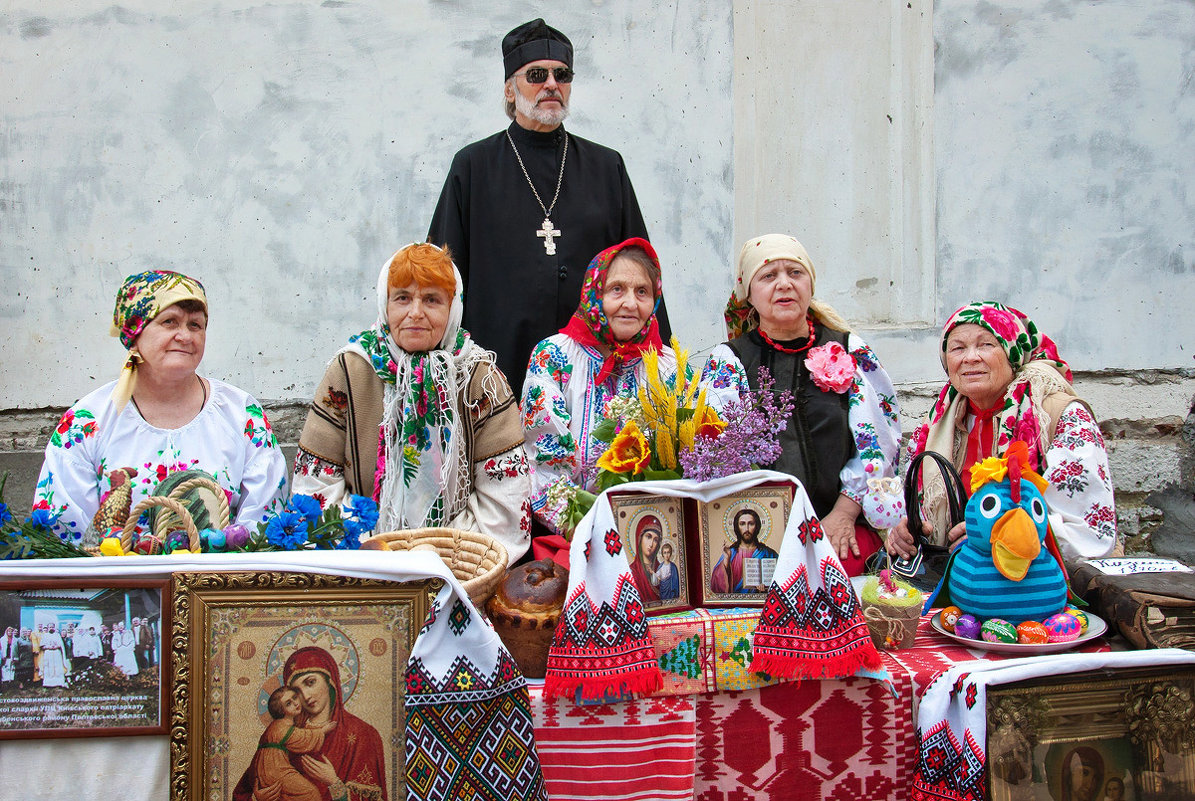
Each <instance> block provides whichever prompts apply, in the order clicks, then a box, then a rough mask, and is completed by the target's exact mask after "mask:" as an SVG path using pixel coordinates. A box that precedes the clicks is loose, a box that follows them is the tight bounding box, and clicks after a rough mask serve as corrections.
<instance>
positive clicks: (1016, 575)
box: [991, 507, 1041, 581]
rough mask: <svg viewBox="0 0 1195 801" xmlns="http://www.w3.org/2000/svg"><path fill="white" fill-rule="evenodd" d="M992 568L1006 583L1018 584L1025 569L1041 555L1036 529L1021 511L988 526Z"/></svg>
mask: <svg viewBox="0 0 1195 801" xmlns="http://www.w3.org/2000/svg"><path fill="white" fill-rule="evenodd" d="M991 542H992V564H993V565H995V566H996V569H997V570H999V571H1000V574H1001V575H1002V576H1004V577H1005V578H1006V579H1008V580H1010V581H1020V580H1021V579H1023V578H1025V574H1026V573H1028V572H1029V565H1030V563H1032V562H1033V560H1034V559H1035V558H1037V555H1038V554H1039V553H1041V539H1040V538H1039V537H1038V534H1037V526H1035V525H1034V524H1033V519H1032V518H1030V517H1029V513H1028V512H1026V511H1025V510H1024V509H1021V508H1019V507H1018V508H1016V509H1013V510H1011V511H1008V512H1005V513H1004V514H1003V515H1001V517H1000V519H999V520H997V521H996V524H995V525H994V526H992V536H991Z"/></svg>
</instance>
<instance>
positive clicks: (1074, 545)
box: [1043, 402, 1116, 559]
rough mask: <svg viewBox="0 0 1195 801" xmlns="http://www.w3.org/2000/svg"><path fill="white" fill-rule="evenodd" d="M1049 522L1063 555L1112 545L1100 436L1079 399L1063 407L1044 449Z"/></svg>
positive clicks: (1099, 552)
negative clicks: (1047, 447) (1047, 484)
mask: <svg viewBox="0 0 1195 801" xmlns="http://www.w3.org/2000/svg"><path fill="white" fill-rule="evenodd" d="M1043 476H1044V477H1045V479H1046V480H1047V481H1048V482H1050V486H1049V487H1047V488H1046V491H1045V498H1046V503H1047V505H1049V507H1050V527H1051V529H1052V530H1053V531H1054V536H1055V537H1056V538H1057V540H1058V547H1059V548H1060V549H1061V550H1062V554H1063V556H1065V557H1067V558H1072V559H1073V558H1086V559H1094V558H1097V557H1100V556H1107V555H1108V554H1109V553H1111V551H1112V550H1113V548H1115V547H1116V504H1115V501H1114V499H1113V495H1112V478H1111V474H1110V473H1109V471H1108V451H1107V449H1106V448H1105V446H1104V437H1103V435H1102V434H1100V429H1099V425H1098V424H1097V423H1096V421H1095V418H1093V417H1092V416H1091V412H1089V411H1088V410H1087V407H1086V406H1084V405H1083V404H1082V403H1077V402H1076V403H1072V404H1070V405H1069V406H1067V407H1066V409H1065V410H1064V411H1063V413H1062V416H1061V417H1059V419H1058V428H1057V429H1055V431H1054V439H1053V441H1052V442H1051V443H1050V449H1049V450H1048V451H1046V467H1045V470H1044V471H1043Z"/></svg>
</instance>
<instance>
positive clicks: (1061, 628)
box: [1042, 612, 1080, 642]
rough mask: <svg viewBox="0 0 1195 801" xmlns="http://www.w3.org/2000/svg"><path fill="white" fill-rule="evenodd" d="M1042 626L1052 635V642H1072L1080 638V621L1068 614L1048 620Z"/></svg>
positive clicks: (1059, 614)
mask: <svg viewBox="0 0 1195 801" xmlns="http://www.w3.org/2000/svg"><path fill="white" fill-rule="evenodd" d="M1042 625H1043V626H1045V627H1046V632H1048V633H1049V635H1050V642H1070V641H1071V640H1074V639H1077V638H1078V636H1079V628H1080V627H1079V621H1078V620H1076V619H1075V618H1074V617H1072V616H1070V615H1068V614H1067V613H1066V612H1059V613H1058V614H1056V615H1054V616H1053V617H1048V618H1046V619H1045V621H1044V622H1043V623H1042Z"/></svg>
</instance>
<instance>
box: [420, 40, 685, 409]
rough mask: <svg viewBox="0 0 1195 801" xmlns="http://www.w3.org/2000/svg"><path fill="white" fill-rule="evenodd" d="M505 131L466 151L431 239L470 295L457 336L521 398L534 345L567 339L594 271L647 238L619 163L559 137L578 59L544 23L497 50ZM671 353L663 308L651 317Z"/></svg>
mask: <svg viewBox="0 0 1195 801" xmlns="http://www.w3.org/2000/svg"><path fill="white" fill-rule="evenodd" d="M502 53H503V63H504V66H505V71H506V85H505V88H504V94H505V99H506V113H507V116H509V117H510V118H511V119H512V120H513V121H512V122H511V124H510V127H509V128H507V129H506V130H505V131H501V132H499V133H496V134H494V135H493V136H489V137H486V138H485V139H482V140H480V141H477V142H474V143H472V144H471V145H468V146H466V147H464V148H463V149H461V150H460V151H459V152H458V153H457V154H456V156H455V157H454V158H453V160H452V167H451V168H450V169H449V171H448V178H447V179H446V180H445V181H444V189H443V190H442V191H441V193H440V200H439V202H438V203H437V205H436V211H435V213H434V215H433V216H432V222H431V227H430V228H429V230H428V234H427V239H428V241H429V242H432V243H433V244H437V245H447V246H448V248H449V249H450V250H451V251H452V257H453V260H454V261H455V262H456V265H457V267H458V268H459V269H460V271H461V277H462V278H463V280H464V283H465V317H464V322H463V325H464V327H465V328H466V329H467V330H468V331H469V332H470V333H471V334H472V335H473V337H474V340H475V341H476V342H477V343H478V344H480V345H481V346H482V347H485V348H489V349H490V350H492V351H494V353H495V354H497V357H498V358H497V362H498V366H499V367H500V368H501V369H502V372H503V373H505V374H506V377H507V378H508V379H509V381H510V385H511V388H512V389H514V390H515V392H516V394H517V393H518V392H519V391H520V389H521V387H522V385H523V378H524V376H525V375H526V372H527V359H528V357H529V356H530V355H531V350H532V348H534V347H535V345H536V343H538V342H539V341H540V340H541V339H544V338H545V337H548V336H550V335H552V334H554V333H556V332H557V331H558V330H559V329H561V328H562V327H564V325H565V324H566V323H567V322H568V319H569V317H570V316H571V315H572V313H573V312H574V311H575V310H576V308H577V302H578V301H579V300H580V297H581V279H582V278H583V277H584V275H585V268H586V267H588V266H589V262H590V260H592V259H593V257H594V256H596V255H597V254H598V253H600V252H601V251H602V250H604V249H606V248H607V247H609V246H610V245H613V244H617V243H619V242H622V241H624V240H625V239H627V238H629V237H634V236H640V237H643V238H645V239H646V238H647V226H646V225H645V224H644V222H643V215H642V214H641V213H640V211H639V203H638V201H637V200H636V199H635V191H634V189H632V188H631V179H630V177H629V176H628V175H627V170H626V165H625V164H624V163H623V160H622V156H620V155H619V154H618V152H617V151H615V150H611V149H610V148H608V147H603V146H602V145H599V144H597V143H595V142H590V141H588V140H586V139H582V138H580V137H578V136H574V135H573V134H571V133H569V132H566V131H565V129H564V125H563V121H564V118H565V116H566V115H567V114H568V99H569V91H570V88H571V82H572V64H573V47H572V43H571V42H569V40H568V37H566V36H565V35H564V34H563V33H561V32H560V31H557V30H555V29H554V28H551V27H549V26H548V25H546V24H545V23H544V21H543V20H542V19H537V20H533V21H532V22H528V23H525V24H524V25H520V26H519V27H517V28H515V29H514V30H513V31H511V32H510V33H509V34H507V35H506V37H505V38H504V39H503V40H502ZM657 319H658V320H659V322H660V333H661V335H662V336H663V337H664V339H665V341H667V339H668V336H669V332H668V319H667V313H666V312H665V309H664V305H663V302H662V301H661V304H660V309H659V312H658V314H657Z"/></svg>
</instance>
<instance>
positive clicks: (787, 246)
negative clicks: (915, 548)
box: [703, 234, 900, 575]
mask: <svg viewBox="0 0 1195 801" xmlns="http://www.w3.org/2000/svg"><path fill="white" fill-rule="evenodd" d="M734 279H735V284H734V289H733V291H732V292H731V295H730V300H729V301H728V302H727V304H726V313H725V317H726V330H727V333H728V334H729V335H730V341H729V342H726V343H725V344H722V345H719V346H718V347H716V348H714V350H713V352H712V353H711V354H710V360H709V363H708V364H707V365H706V368H705V373H704V376H703V378H704V380H705V381H706V382H707V383H708V384H709V385H710V386H711V387H713V392H715V393H718V394H723V395H725V394H729V395H731V396H737V395H738V394H739V393H740V392H743V391H746V390H748V389H750V390H758V389H759V371H760V370H761V369H766V370H767V371H768V372H769V373H770V374H771V376H772V379H773V380H774V382H775V384H774V387H773V388H774V389H775V390H776V391H781V390H791V391H792V392H793V395H794V396H795V405H794V408H793V412H792V415H791V416H790V417H789V420H788V425H787V427H786V428H785V429H784V430H783V431H782V432H780V446H781V448H782V453H781V455H780V458H779V459H777V460H776V461H775V462H774V463H773V464H770V465H761V467H768V468H771V469H773V470H779V471H781V472H784V473H789V474H791V475H793V476H796V477H797V478H798V479H800V480H801V483H802V484H803V485H804V486H805V490H806V492H808V493H809V499H810V501H812V503H813V508H814V511H816V512H817V515H818V517H819V518H820V520H821V524H822V528H823V529H825V531H826V534H827V536H828V537H829V538H830V542H831V544H833V546H834V549H835V550H836V551H837V553H838V558H839V559H840V560H841V561H842V564H843V567H844V568H845V569H846V571H847V573H849V574H850V575H859V574H860V573H862V572H863V566H864V561H865V560H866V559H867V557H868V556H870V555H871V554H873V553H875V552H876V551H878V550H879V549H880V546H881V541H880V538H879V536H878V535H877V534H876V532H875V530H874V529H873V528H871V527H870V526H868V525H867V524H866V522H865V521H866V518H865V516H863V515H862V513H863V512H864V511H865V509H866V508H867V506H868V504H869V501H870V499H871V496H869V495H868V481H869V479H873V478H875V479H880V478H885V477H890V476H893V475H894V474H895V470H896V462H897V457H898V454H899V443H900V423H899V421H898V419H897V406H896V390H895V389H894V388H893V386H892V381H891V380H890V379H889V378H888V374H887V373H886V372H884V368H883V367H881V366H880V362H879V360H878V359H877V358H876V356H875V354H874V353H873V352H872V351H871V348H869V347H868V346H867V344H866V343H865V342H863V340H862V339H860V338H859V337H858V336H857V335H856V334H853V333H851V332H850V327H849V326H848V325H847V324H846V322H845V321H844V320H843V319H842V318H841V317H840V316H839V315H838V312H836V311H834V309H833V308H831V307H830V306H829V305H827V304H826V303H825V302H823V301H820V300H818V299H816V298H814V296H813V295H814V282H815V280H816V273H815V272H814V269H813V262H812V261H811V260H810V258H809V254H808V253H806V251H805V248H804V247H803V246H802V245H801V243H800V242H798V241H797V240H796V239H794V238H793V237H791V236H784V235H781V234H768V235H766V236H760V237H756V238H755V239H751V240H749V241H748V242H747V243H746V244H745V245H743V249H742V250H741V251H740V253H739V260H738V268H737V270H736V272H735V276H734Z"/></svg>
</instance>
